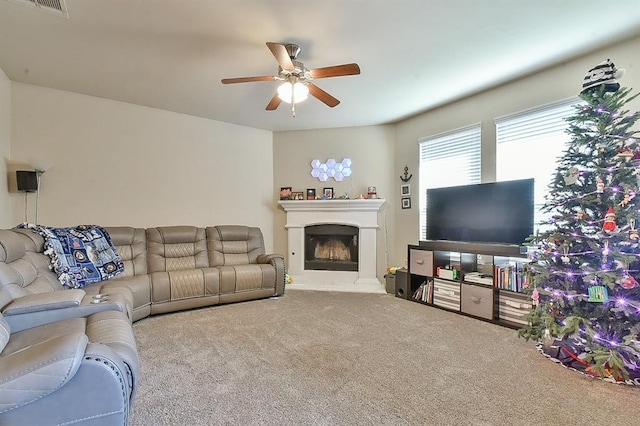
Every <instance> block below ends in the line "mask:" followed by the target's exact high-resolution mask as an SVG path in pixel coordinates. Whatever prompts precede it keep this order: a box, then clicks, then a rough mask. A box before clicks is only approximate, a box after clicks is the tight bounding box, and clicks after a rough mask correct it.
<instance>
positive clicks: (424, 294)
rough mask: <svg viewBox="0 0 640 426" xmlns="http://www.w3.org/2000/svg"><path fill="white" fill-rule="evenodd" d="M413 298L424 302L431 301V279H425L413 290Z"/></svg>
mask: <svg viewBox="0 0 640 426" xmlns="http://www.w3.org/2000/svg"><path fill="white" fill-rule="evenodd" d="M412 297H413V300H419V301H421V302H425V303H433V280H426V281H423V282H422V284H420V287H418V289H417V290H416V291H414V292H413V296H412Z"/></svg>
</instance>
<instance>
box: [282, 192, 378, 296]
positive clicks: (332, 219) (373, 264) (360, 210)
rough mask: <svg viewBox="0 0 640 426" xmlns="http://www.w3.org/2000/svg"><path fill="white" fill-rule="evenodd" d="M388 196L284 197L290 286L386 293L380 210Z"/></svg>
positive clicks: (302, 288) (303, 288) (305, 288)
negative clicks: (380, 263)
mask: <svg viewBox="0 0 640 426" xmlns="http://www.w3.org/2000/svg"><path fill="white" fill-rule="evenodd" d="M384 203H385V200H384V199H380V198H379V199H373V200H291V201H289V200H282V201H279V202H278V204H279V205H280V207H282V208H283V209H284V210H285V211H286V213H287V223H286V226H285V227H286V229H287V241H288V245H287V246H288V250H287V252H288V253H287V256H286V257H285V259H286V261H287V272H288V273H289V276H290V277H291V279H292V283H291V284H288V285H287V286H288V288H292V289H301V290H329V291H351V292H367V293H385V288H384V286H383V285H382V283H381V281H380V279H379V278H378V273H380V276H382V275H383V274H384V270H383V269H381V270H380V271H378V265H377V257H378V251H377V247H378V244H377V242H376V234H377V231H378V211H379V210H380V208H381V207H382V205H383V204H384Z"/></svg>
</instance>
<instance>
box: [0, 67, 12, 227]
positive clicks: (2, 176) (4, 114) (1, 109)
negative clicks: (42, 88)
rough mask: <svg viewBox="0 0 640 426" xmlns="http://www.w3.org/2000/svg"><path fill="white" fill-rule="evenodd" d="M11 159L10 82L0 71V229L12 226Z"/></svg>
mask: <svg viewBox="0 0 640 426" xmlns="http://www.w3.org/2000/svg"><path fill="white" fill-rule="evenodd" d="M10 159H11V82H10V81H9V79H8V78H7V75H6V74H5V73H4V71H2V70H1V69H0V228H8V227H11V226H12V225H13V215H12V212H11V209H10V208H9V205H10V198H9V189H8V184H7V164H8V162H9V160H10Z"/></svg>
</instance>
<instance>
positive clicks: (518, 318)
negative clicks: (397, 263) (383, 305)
mask: <svg viewBox="0 0 640 426" xmlns="http://www.w3.org/2000/svg"><path fill="white" fill-rule="evenodd" d="M408 259H409V261H408V264H409V266H408V275H409V276H408V280H407V292H408V294H407V299H408V300H411V301H414V302H417V303H422V304H425V305H429V306H433V307H437V308H441V309H445V310H448V311H452V312H456V313H459V314H461V315H465V316H470V317H473V318H477V319H480V320H483V321H489V322H492V323H496V324H500V325H502V326H505V327H510V328H514V329H517V328H520V327H522V326H523V325H525V324H526V319H525V315H526V314H527V313H528V312H529V311H530V310H531V302H530V301H529V298H528V296H527V294H524V293H522V290H523V289H524V288H525V287H526V286H527V280H526V271H525V265H526V263H527V262H528V260H527V254H526V248H524V247H520V246H515V245H507V244H485V243H465V242H457V241H420V243H419V244H418V245H409V246H408Z"/></svg>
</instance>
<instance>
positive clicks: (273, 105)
mask: <svg viewBox="0 0 640 426" xmlns="http://www.w3.org/2000/svg"><path fill="white" fill-rule="evenodd" d="M280 102H282V101H281V100H280V98H279V97H278V93H277V92H276V94H275V95H273V98H271V100H270V101H269V103H268V104H267V107H266V108H265V109H266V110H267V111H273V110H275V109H276V108H278V105H280Z"/></svg>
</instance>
